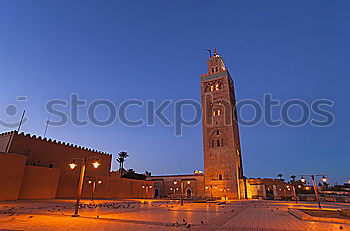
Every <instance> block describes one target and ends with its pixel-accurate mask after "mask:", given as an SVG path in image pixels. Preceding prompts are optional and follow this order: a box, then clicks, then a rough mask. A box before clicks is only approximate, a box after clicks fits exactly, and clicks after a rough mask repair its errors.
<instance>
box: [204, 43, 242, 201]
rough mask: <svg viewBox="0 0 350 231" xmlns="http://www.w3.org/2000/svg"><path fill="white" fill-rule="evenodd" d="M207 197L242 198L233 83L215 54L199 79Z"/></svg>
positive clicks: (221, 60)
mask: <svg viewBox="0 0 350 231" xmlns="http://www.w3.org/2000/svg"><path fill="white" fill-rule="evenodd" d="M200 79H201V96H202V126H203V146H204V178H205V190H206V195H207V196H210V197H213V198H223V197H227V198H230V199H243V198H245V186H244V185H245V184H244V180H243V169H242V158H241V148H240V139H239V131H238V123H237V112H236V107H235V106H236V99H235V93H234V83H233V80H232V78H231V75H230V73H229V72H228V70H227V68H226V67H225V64H224V61H223V59H222V58H221V56H220V55H219V54H218V53H217V52H216V49H215V50H214V54H213V55H212V56H211V57H210V58H209V59H208V73H206V74H203V75H201V76H200Z"/></svg>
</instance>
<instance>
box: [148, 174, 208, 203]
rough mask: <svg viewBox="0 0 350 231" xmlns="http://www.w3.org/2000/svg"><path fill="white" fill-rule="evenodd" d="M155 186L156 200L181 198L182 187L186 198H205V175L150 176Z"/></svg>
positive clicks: (149, 178)
mask: <svg viewBox="0 0 350 231" xmlns="http://www.w3.org/2000/svg"><path fill="white" fill-rule="evenodd" d="M147 179H148V180H150V181H152V182H153V184H154V197H155V198H170V199H175V198H180V197H181V187H182V191H183V195H184V198H188V199H203V198H205V187H204V175H203V174H202V173H195V174H188V175H166V176H149V177H148V178H147Z"/></svg>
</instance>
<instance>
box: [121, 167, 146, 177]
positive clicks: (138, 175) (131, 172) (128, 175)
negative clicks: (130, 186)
mask: <svg viewBox="0 0 350 231" xmlns="http://www.w3.org/2000/svg"><path fill="white" fill-rule="evenodd" d="M122 177H123V178H129V179H135V180H146V178H147V176H145V175H144V174H140V173H136V172H135V170H134V169H128V171H127V172H126V173H125V174H124V175H123V176H122Z"/></svg>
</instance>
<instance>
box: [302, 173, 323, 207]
mask: <svg viewBox="0 0 350 231" xmlns="http://www.w3.org/2000/svg"><path fill="white" fill-rule="evenodd" d="M304 176H310V177H311V180H312V184H313V187H314V192H315V197H316V201H317V203H318V208H319V209H321V202H320V198H319V195H318V190H317V186H316V182H315V176H322V181H323V182H327V178H326V177H325V175H303V176H302V177H301V179H300V181H301V182H303V183H305V182H306V179H305V178H304ZM307 188H308V187H307Z"/></svg>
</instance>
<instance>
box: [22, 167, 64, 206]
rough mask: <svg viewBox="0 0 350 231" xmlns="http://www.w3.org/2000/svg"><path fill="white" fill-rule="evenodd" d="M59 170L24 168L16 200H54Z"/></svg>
mask: <svg viewBox="0 0 350 231" xmlns="http://www.w3.org/2000/svg"><path fill="white" fill-rule="evenodd" d="M59 176H60V170H59V169H57V168H45V167H37V166H25V168H24V175H23V180H22V185H21V189H20V193H19V196H18V199H54V198H55V196H56V189H57V183H58V178H59Z"/></svg>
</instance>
